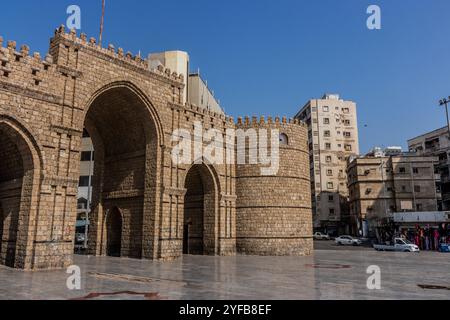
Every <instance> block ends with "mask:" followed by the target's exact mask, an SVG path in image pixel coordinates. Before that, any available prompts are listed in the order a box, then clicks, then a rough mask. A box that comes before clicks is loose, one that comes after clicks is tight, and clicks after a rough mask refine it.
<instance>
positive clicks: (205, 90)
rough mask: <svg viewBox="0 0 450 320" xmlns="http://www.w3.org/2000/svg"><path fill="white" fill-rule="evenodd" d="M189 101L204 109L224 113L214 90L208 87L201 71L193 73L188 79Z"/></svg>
mask: <svg viewBox="0 0 450 320" xmlns="http://www.w3.org/2000/svg"><path fill="white" fill-rule="evenodd" d="M188 80H189V81H188V89H187V90H188V101H189V103H191V104H195V105H197V106H199V107H200V108H202V109H206V110H211V111H212V112H217V113H224V112H223V110H222V107H221V106H220V104H219V101H217V99H216V98H215V97H214V92H213V91H212V90H211V89H210V88H209V87H208V83H207V82H206V81H204V80H203V79H202V78H201V77H200V74H199V73H191V74H190V75H189V79H188Z"/></svg>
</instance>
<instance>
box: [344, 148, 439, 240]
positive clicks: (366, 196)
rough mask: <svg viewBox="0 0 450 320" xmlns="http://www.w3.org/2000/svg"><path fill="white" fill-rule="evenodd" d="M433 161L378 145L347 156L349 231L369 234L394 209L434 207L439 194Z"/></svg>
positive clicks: (404, 210) (427, 209)
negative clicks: (361, 153)
mask: <svg viewBox="0 0 450 320" xmlns="http://www.w3.org/2000/svg"><path fill="white" fill-rule="evenodd" d="M388 151H389V150H388ZM437 163H438V158H437V157H432V156H421V155H418V154H415V153H393V152H382V151H380V149H378V151H376V152H371V153H369V154H368V155H366V156H364V157H357V158H354V159H350V160H349V165H348V169H347V174H348V189H349V195H350V216H351V222H352V223H351V225H352V232H353V233H354V234H359V233H361V232H362V233H363V235H364V236H369V235H372V236H373V235H374V231H375V229H376V228H377V227H379V226H380V225H381V224H382V223H383V221H385V220H386V219H387V218H391V217H392V216H393V214H394V213H395V212H431V211H437V209H438V202H439V200H440V198H441V195H440V193H439V191H438V190H437V185H438V183H439V176H438V175H436V174H435V170H434V166H435V165H436V164H437Z"/></svg>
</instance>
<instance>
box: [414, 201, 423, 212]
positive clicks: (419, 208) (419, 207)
mask: <svg viewBox="0 0 450 320" xmlns="http://www.w3.org/2000/svg"><path fill="white" fill-rule="evenodd" d="M416 209H417V211H422V210H423V206H422V204H421V203H418V204H416Z"/></svg>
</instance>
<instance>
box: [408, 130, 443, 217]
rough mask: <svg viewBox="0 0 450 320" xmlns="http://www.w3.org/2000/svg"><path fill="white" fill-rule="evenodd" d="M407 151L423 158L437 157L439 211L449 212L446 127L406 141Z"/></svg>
mask: <svg viewBox="0 0 450 320" xmlns="http://www.w3.org/2000/svg"><path fill="white" fill-rule="evenodd" d="M408 147H409V150H410V151H412V152H417V153H418V154H420V155H424V156H435V157H438V159H439V162H438V163H437V164H436V173H438V174H439V175H440V176H441V180H440V183H439V185H438V189H439V190H440V191H441V193H442V201H440V202H439V210H450V174H449V166H450V160H449V159H450V138H449V133H448V127H443V128H440V129H437V130H434V131H431V132H428V133H425V134H423V135H420V136H418V137H415V138H413V139H410V140H408Z"/></svg>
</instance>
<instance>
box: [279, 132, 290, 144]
mask: <svg viewBox="0 0 450 320" xmlns="http://www.w3.org/2000/svg"><path fill="white" fill-rule="evenodd" d="M280 144H281V145H284V146H287V145H288V144H289V138H288V136H287V135H286V134H284V133H282V134H280Z"/></svg>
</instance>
